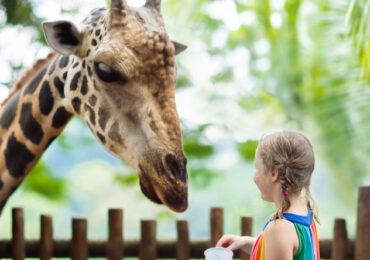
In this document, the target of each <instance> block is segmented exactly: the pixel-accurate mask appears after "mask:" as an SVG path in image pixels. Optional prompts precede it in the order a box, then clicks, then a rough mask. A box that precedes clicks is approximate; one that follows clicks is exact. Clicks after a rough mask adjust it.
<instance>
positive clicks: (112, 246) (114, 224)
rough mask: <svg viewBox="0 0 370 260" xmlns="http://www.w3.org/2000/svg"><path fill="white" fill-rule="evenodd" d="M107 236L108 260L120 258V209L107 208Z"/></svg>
mask: <svg viewBox="0 0 370 260" xmlns="http://www.w3.org/2000/svg"><path fill="white" fill-rule="evenodd" d="M108 215H109V238H108V243H107V258H108V260H120V259H122V257H123V239H122V233H123V232H122V221H123V211H122V209H110V210H109V213H108Z"/></svg>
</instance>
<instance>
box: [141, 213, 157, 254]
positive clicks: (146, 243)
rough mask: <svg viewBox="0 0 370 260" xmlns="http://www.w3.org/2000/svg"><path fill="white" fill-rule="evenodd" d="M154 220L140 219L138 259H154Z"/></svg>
mask: <svg viewBox="0 0 370 260" xmlns="http://www.w3.org/2000/svg"><path fill="white" fill-rule="evenodd" d="M155 237H156V221H155V220H142V221H141V239H140V246H139V257H140V260H155V259H156V256H157V247H156V238H155Z"/></svg>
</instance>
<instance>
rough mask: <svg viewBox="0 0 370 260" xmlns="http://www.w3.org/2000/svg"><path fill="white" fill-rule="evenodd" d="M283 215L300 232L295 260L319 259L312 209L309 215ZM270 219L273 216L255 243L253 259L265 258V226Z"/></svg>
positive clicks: (252, 253)
mask: <svg viewBox="0 0 370 260" xmlns="http://www.w3.org/2000/svg"><path fill="white" fill-rule="evenodd" d="M283 216H284V218H285V219H286V220H289V221H290V222H292V223H293V224H294V226H295V228H296V230H297V234H298V239H299V249H298V252H297V253H296V254H295V255H294V256H293V260H319V259H320V251H319V240H318V236H317V230H316V225H315V221H314V220H313V217H312V213H311V211H310V210H309V211H308V214H307V216H302V215H296V214H292V213H283ZM270 221H272V218H271V219H270V220H269V221H268V222H267V223H266V225H265V226H264V228H263V229H262V231H261V233H260V234H259V236H258V237H257V240H256V242H255V243H254V245H253V249H252V252H251V258H250V259H251V260H265V228H266V227H267V225H268V224H269V223H270Z"/></svg>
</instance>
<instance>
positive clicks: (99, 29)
mask: <svg viewBox="0 0 370 260" xmlns="http://www.w3.org/2000/svg"><path fill="white" fill-rule="evenodd" d="M43 27H44V32H45V36H46V39H47V42H48V43H49V45H50V47H52V48H53V49H54V51H55V52H56V53H51V54H50V55H49V56H48V57H47V58H46V59H44V60H41V61H37V62H36V63H35V66H34V67H33V68H32V69H31V70H29V71H28V72H27V75H26V76H24V77H22V78H21V79H20V80H19V82H17V83H16V84H15V87H14V88H13V90H12V91H11V94H10V95H9V97H8V98H7V100H6V101H5V102H3V104H2V107H1V110H0V210H1V209H2V208H3V206H4V204H5V202H6V200H7V199H8V197H9V196H10V195H11V194H12V192H13V191H14V190H15V189H16V188H17V187H18V185H19V184H20V183H21V182H22V181H23V179H24V178H25V177H26V175H27V174H28V173H29V172H30V171H31V169H32V167H33V166H34V165H35V164H36V162H37V161H38V160H39V158H40V156H41V155H42V153H43V152H44V151H45V149H46V148H47V147H48V145H49V144H50V143H51V142H52V141H53V140H54V139H55V137H57V136H58V135H59V134H60V133H61V132H62V130H63V129H64V127H65V125H66V124H67V123H68V122H69V120H70V119H71V118H72V117H73V116H74V115H77V116H80V117H81V118H82V119H83V120H84V121H85V122H86V124H87V126H88V127H89V128H90V129H91V131H92V132H93V134H94V135H95V136H96V138H97V140H98V141H99V142H100V143H101V144H102V145H103V146H104V147H105V148H106V149H107V150H108V151H109V152H110V153H112V154H113V155H114V156H116V157H118V158H119V159H121V160H122V161H125V162H126V163H128V164H129V165H130V166H131V167H132V168H133V169H134V170H135V171H136V172H137V173H138V174H139V178H140V187H141V190H142V192H143V193H144V195H145V196H147V197H148V198H149V199H150V200H152V201H154V202H156V203H160V204H165V205H166V206H167V207H169V208H170V209H172V210H174V211H177V212H182V211H184V210H186V208H187V189H188V176H187V170H186V157H185V154H184V152H183V147H182V134H181V128H180V120H179V118H178V113H177V109H176V103H175V75H176V61H175V55H176V54H178V53H179V52H181V51H183V50H184V49H185V48H186V47H185V46H184V45H182V44H179V43H176V42H173V41H171V40H170V39H169V36H168V34H167V33H166V30H165V26H164V22H163V18H162V16H161V14H160V1H159V0H147V2H146V3H145V5H144V6H142V7H139V8H132V7H129V6H128V5H127V4H126V2H125V1H124V0H112V3H111V8H110V10H106V9H105V8H98V9H94V10H93V11H92V12H91V13H90V14H89V16H88V17H87V18H86V19H85V20H84V21H83V22H82V23H81V24H80V25H78V26H77V25H75V24H73V23H71V22H69V21H55V22H47V23H44V24H43Z"/></svg>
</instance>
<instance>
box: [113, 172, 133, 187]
mask: <svg viewBox="0 0 370 260" xmlns="http://www.w3.org/2000/svg"><path fill="white" fill-rule="evenodd" d="M114 181H115V182H117V183H119V184H121V185H122V186H133V185H137V184H138V183H139V175H137V173H135V172H131V173H129V174H124V175H123V174H122V173H118V174H116V175H115V176H114Z"/></svg>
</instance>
